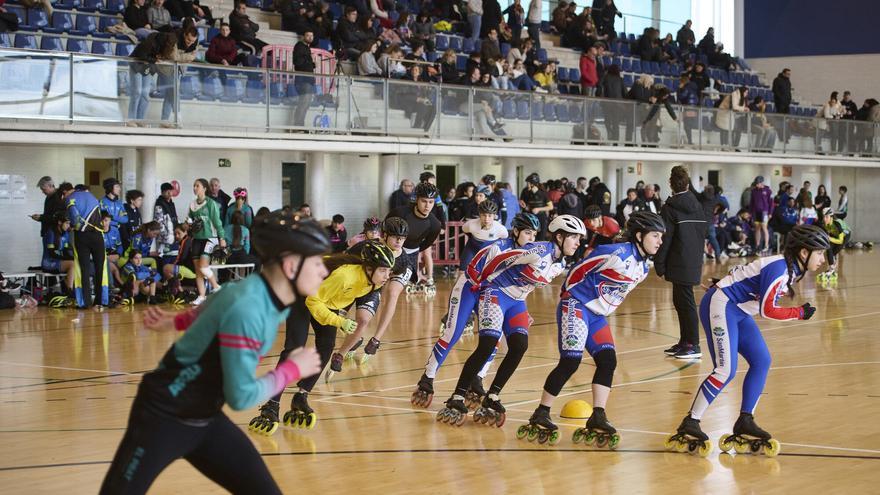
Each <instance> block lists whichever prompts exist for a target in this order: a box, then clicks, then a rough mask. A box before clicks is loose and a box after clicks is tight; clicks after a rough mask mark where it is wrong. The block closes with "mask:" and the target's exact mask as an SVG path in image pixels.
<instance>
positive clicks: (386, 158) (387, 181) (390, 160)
mask: <svg viewBox="0 0 880 495" xmlns="http://www.w3.org/2000/svg"><path fill="white" fill-rule="evenodd" d="M398 156H399V155H396V154H391V153H387V154H383V155H379V204H378V205H377V206H378V208H377V209H378V211H379V212H381V215H380V217H384V216H385V214H386V213H388V201H389V199H390V198H391V194H392V193H394V191H396V190H397V188H399V187H400V181H399V180H398V178H397V175H398ZM413 182H415V181H413Z"/></svg>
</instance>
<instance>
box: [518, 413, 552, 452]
mask: <svg viewBox="0 0 880 495" xmlns="http://www.w3.org/2000/svg"><path fill="white" fill-rule="evenodd" d="M516 438H517V440H522V439H523V438H528V440H529V441H530V442H534V441H535V439H537V440H538V443H547V441H549V442H550V445H556V444H557V443H559V427H558V426H556V425H555V424H553V422H552V421H550V413H549V412H548V411H546V410H545V409H541V408H540V407H539V408H538V409H535V412H534V413H533V414H532V417H531V418H529V424H527V425H522V426H520V427H519V428H518V429H517V430H516Z"/></svg>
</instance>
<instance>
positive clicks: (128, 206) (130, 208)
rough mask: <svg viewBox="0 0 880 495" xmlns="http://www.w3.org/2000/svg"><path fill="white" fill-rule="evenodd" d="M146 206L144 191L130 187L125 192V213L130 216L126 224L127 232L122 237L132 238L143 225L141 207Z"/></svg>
mask: <svg viewBox="0 0 880 495" xmlns="http://www.w3.org/2000/svg"><path fill="white" fill-rule="evenodd" d="M143 206H144V193H143V192H142V191H139V190H137V189H129V190H128V191H126V192H125V205H124V208H125V215H126V216H127V217H128V224H127V225H124V226H123V228H124V229H125V231H126V232H125V233H124V234H123V235H122V239H131V235H132V233H133V232H134V231H135V230H137V229H139V228H140V227H141V224H142V223H143V217H142V216H141V207H143Z"/></svg>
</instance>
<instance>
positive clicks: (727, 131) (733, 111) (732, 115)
mask: <svg viewBox="0 0 880 495" xmlns="http://www.w3.org/2000/svg"><path fill="white" fill-rule="evenodd" d="M748 104H749V88H747V87H745V86H740V87H739V88H737V89H735V90H733V91H731V93H730V94H728V95H726V96H725V97H724V98H723V99H722V100H721V105H719V106H718V112H717V113H716V114H715V125H717V126H718V128H719V129H721V146H727V144H728V143H730V145H731V147H733V148H736V147H738V146H739V138H740V135H741V134H742V128H743V122H742V120H741V119H740V118H739V117H738V116H737V114H738V113H744V112H748V111H749V106H748ZM731 133H732V134H733V136H732V140H731Z"/></svg>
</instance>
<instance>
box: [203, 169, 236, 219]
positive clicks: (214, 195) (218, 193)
mask: <svg viewBox="0 0 880 495" xmlns="http://www.w3.org/2000/svg"><path fill="white" fill-rule="evenodd" d="M210 185H211V188H210V190H208V191H207V196H208V197H209V198H211V199H213V200H214V201H216V202H217V206H219V207H220V219H221V222H222V219H224V218H226V209H227V208H229V202H230V201H231V200H232V198H230V197H229V195H228V194H226V192H225V191H223V189H221V188H220V179H218V178H216V177H213V178H212V179H211V184H210Z"/></svg>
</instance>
